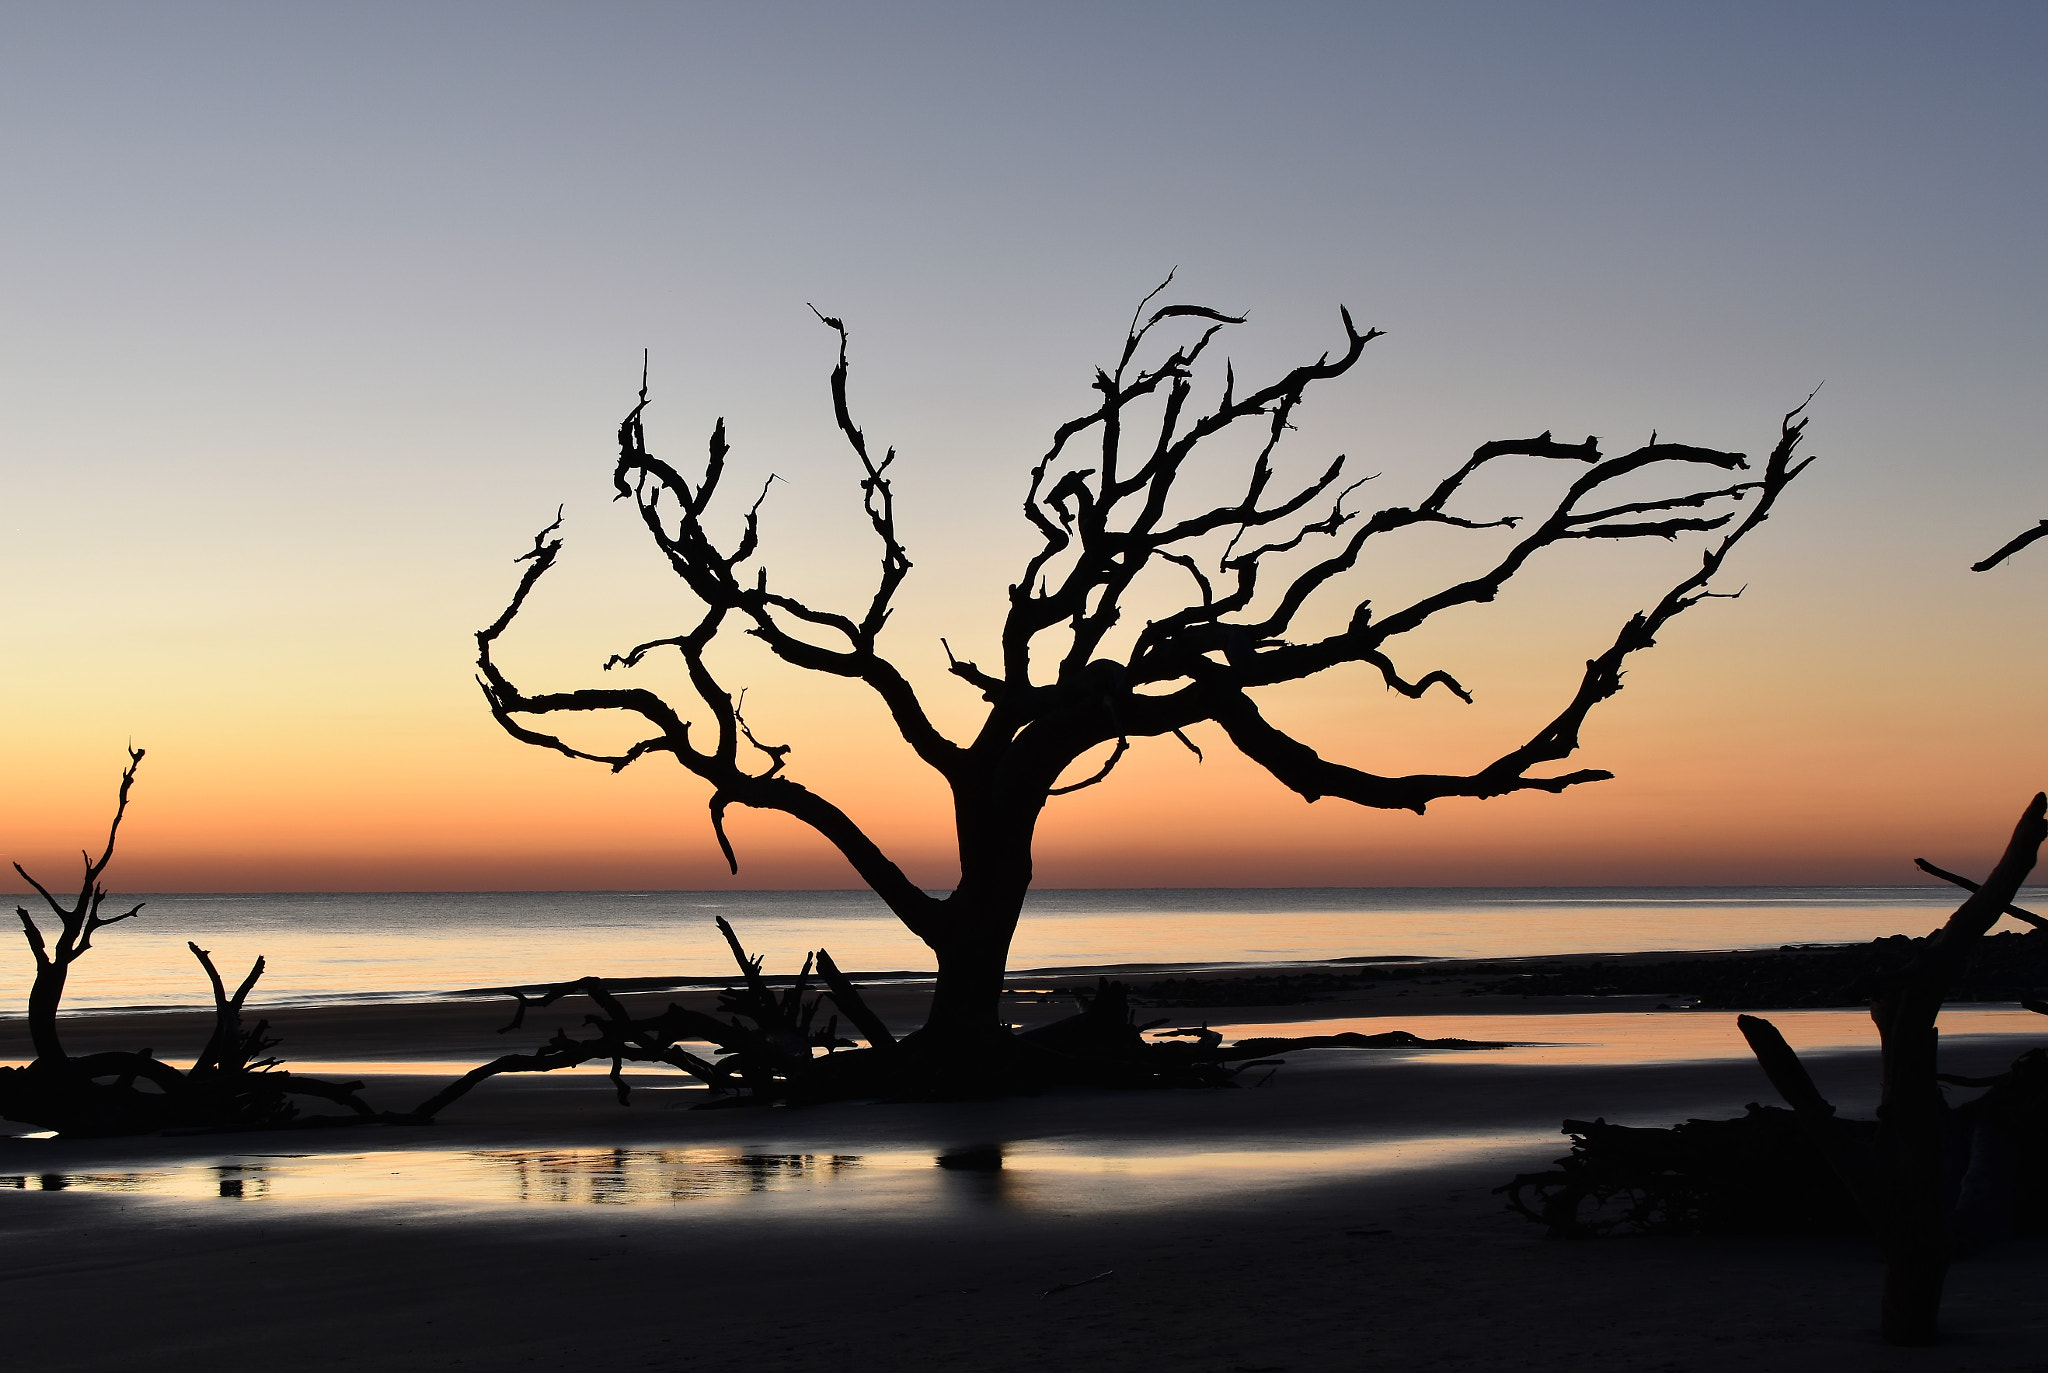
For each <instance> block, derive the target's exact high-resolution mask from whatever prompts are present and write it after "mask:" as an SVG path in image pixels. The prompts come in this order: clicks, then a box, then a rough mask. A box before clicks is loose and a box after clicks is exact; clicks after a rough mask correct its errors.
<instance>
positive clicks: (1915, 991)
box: [1736, 794, 2048, 1344]
mask: <svg viewBox="0 0 2048 1373" xmlns="http://www.w3.org/2000/svg"><path fill="white" fill-rule="evenodd" d="M2044 816H2048V795H2039V794H2037V795H2036V796H2035V797H2034V799H2033V801H2032V802H2031V803H2030V804H2029V805H2028V806H2027V809H2026V811H2025V812H2024V813H2023V814H2022V815H2021V816H2020V820H2019V824H2018V825H2017V826H2016V827H2015V828H2014V830H2013V834H2012V839H2011V841H2010V842H2009V843H2008V844H2007V845H2006V849H2005V853H2004V856H2002V857H2001V858H2000V859H1999V861H1998V866H1997V867H1996V868H1994V869H1993V870H1992V873H1991V875H1990V877H1988V878H1986V879H1985V881H1984V883H1983V885H1981V886H1977V887H1975V888H1974V889H1973V890H1972V891H1971V893H1970V897H1969V899H1968V900H1966V901H1964V902H1963V904H1962V905H1961V906H1959V907H1958V908H1957V909H1956V912H1955V914H1954V915H1952V916H1950V917H1949V920H1948V923H1947V924H1945V925H1944V926H1942V928H1941V929H1940V930H1939V931H1938V932H1936V934H1935V935H1934V936H1933V937H1931V938H1930V939H1928V940H1927V941H1926V943H1925V944H1923V945H1922V946H1921V948H1920V951H1919V954H1918V956H1917V957H1916V958H1914V960H1913V961H1912V962H1911V963H1909V964H1907V965H1906V966H1905V967H1903V968H1901V969H1898V970H1897V971H1895V972H1893V973H1890V974H1888V975H1886V976H1883V977H1881V978H1879V979H1877V980H1876V982H1875V985H1874V986H1873V987H1872V989H1871V998H1870V1018H1871V1020H1873V1021H1874V1022H1876V1025H1877V1033H1878V1041H1879V1044H1880V1047H1881V1049H1882V1053H1883V1061H1884V1086H1883V1097H1882V1101H1881V1104H1880V1105H1879V1106H1878V1110H1877V1114H1878V1126H1877V1130H1876V1132H1875V1133H1874V1135H1873V1136H1872V1137H1871V1139H1870V1143H1869V1147H1868V1148H1858V1147H1852V1144H1851V1141H1850V1140H1849V1138H1848V1137H1847V1136H1846V1135H1845V1134H1844V1132H1843V1131H1841V1130H1840V1129H1838V1128H1836V1127H1835V1126H1834V1125H1833V1124H1832V1121H1833V1118H1834V1113H1835V1112H1834V1107H1833V1106H1831V1105H1830V1104H1828V1102H1827V1100H1826V1099H1825V1098H1824V1097H1822V1096H1821V1094H1820V1092H1819V1091H1818V1090H1817V1089H1816V1088H1815V1087H1814V1085H1813V1080H1812V1078H1811V1077H1809V1076H1808V1075H1807V1072H1806V1069H1805V1067H1804V1066H1803V1065H1802V1064H1801V1063H1800V1062H1799V1057H1798V1055H1797V1054H1795V1053H1794V1052H1793V1051H1792V1049H1791V1047H1790V1046H1789V1045H1787V1044H1786V1043H1785V1039H1784V1036H1783V1035H1781V1034H1779V1033H1778V1030H1777V1027H1775V1026H1773V1025H1772V1024H1771V1023H1770V1022H1769V1021H1767V1020H1763V1019H1760V1018H1758V1017H1755V1016H1742V1017H1739V1018H1738V1019H1737V1022H1736V1023H1737V1024H1738V1025H1739V1026H1740V1027H1741V1029H1742V1033H1743V1037H1744V1038H1745V1039H1747V1040H1748V1041H1749V1045H1750V1048H1751V1050H1752V1051H1753V1052H1754V1053H1755V1054H1756V1058H1757V1062H1758V1063H1759V1064H1760V1065H1761V1066H1762V1067H1763V1070H1764V1073H1765V1075H1766V1076H1767V1077H1769V1078H1770V1080H1771V1085H1772V1086H1773V1087H1775V1088H1776V1089H1777V1091H1778V1094H1779V1095H1780V1096H1782V1097H1784V1098H1785V1101H1786V1103H1787V1104H1788V1105H1790V1106H1791V1107H1792V1109H1793V1114H1794V1115H1795V1116H1796V1117H1797V1118H1798V1119H1799V1120H1800V1121H1801V1122H1802V1124H1803V1126H1804V1127H1805V1128H1806V1129H1807V1131H1808V1133H1809V1135H1810V1137H1811V1138H1812V1139H1813V1141H1814V1143H1815V1144H1816V1146H1817V1147H1818V1148H1819V1149H1820V1150H1821V1152H1822V1154H1823V1156H1824V1157H1826V1158H1827V1160H1828V1162H1829V1163H1830V1165H1831V1166H1833V1167H1834V1169H1835V1171H1836V1172H1837V1173H1838V1174H1839V1175H1840V1176H1841V1178H1842V1180H1843V1182H1844V1183H1846V1184H1847V1186H1848V1187H1849V1189H1850V1191H1851V1192H1852V1193H1853V1194H1854V1195H1855V1196H1856V1197H1857V1199H1858V1201H1859V1202H1860V1203H1861V1204H1862V1206H1863V1209H1864V1211H1865V1212H1866V1213H1867V1215H1868V1216H1869V1218H1870V1222H1871V1228H1872V1230H1873V1231H1874V1232H1875V1234H1876V1236H1877V1239H1878V1242H1879V1244H1880V1245H1881V1246H1882V1247H1883V1249H1884V1254H1885V1282H1884V1303H1883V1312H1882V1319H1883V1332H1884V1338H1885V1340H1886V1341H1887V1342H1888V1343H1891V1344H1927V1343H1930V1342H1931V1341H1933V1339H1934V1338H1935V1335H1936V1332H1937V1329H1938V1325H1939V1320H1940V1313H1941V1291H1942V1286H1943V1283H1944V1282H1945V1281H1946V1278H1947V1274H1948V1267H1949V1261H1950V1258H1951V1256H1952V1255H1953V1252H1954V1242H1955V1233H1954V1217H1953V1214H1952V1212H1953V1207H1952V1205H1950V1204H1945V1202H1944V1198H1943V1195H1942V1163H1943V1154H1944V1148H1943V1146H1944V1139H1945V1134H1946V1130H1947V1126H1948V1116H1949V1108H1948V1103H1947V1101H1946V1100H1945V1099H1944V1098H1943V1097H1942V1093H1941V1083H1940V1075H1939V1072H1938V1069H1937V1067H1936V1062H1935V1060H1936V1049H1937V1046H1938V1043H1939V1040H1938V1036H1937V1032H1936V1030H1935V1019H1936V1017H1937V1016H1939V1015H1940V1013H1941V1004H1942V1001H1943V1000H1944V999H1945V998H1946V997H1947V995H1948V988H1949V984H1950V982H1952V981H1953V980H1954V978H1955V976H1956V973H1957V972H1958V970H1959V969H1960V968H1961V966H1962V964H1963V961H1964V960H1965V959H1966V958H1967V957H1968V956H1969V954H1970V951H1971V949H1972V948H1973V946H1974V945H1975V944H1976V943H1977V941H1978V940H1979V939H1981V938H1983V936H1984V934H1985V932H1986V931H1988V930H1989V929H1990V928H1991V926H1992V925H1993V924H1994V923H1995V922H1996V921H1997V920H1998V918H1999V916H2001V915H2002V914H2004V913H2005V911H2006V909H2007V907H2009V906H2011V904H2012V900H2013V897H2014V896H2015V895H2017V894H2018V892H2019V889H2020V885H2021V883H2023V882H2024V881H2025V880H2026V878H2027V874H2028V873H2030V872H2032V871H2033V868H2034V863H2035V861H2036V859H2037V858H2038V856H2039V854H2040V849H2041V843H2042V840H2043V839H2044V838H2048V818H2044ZM1927 866H1931V865H1927Z"/></svg>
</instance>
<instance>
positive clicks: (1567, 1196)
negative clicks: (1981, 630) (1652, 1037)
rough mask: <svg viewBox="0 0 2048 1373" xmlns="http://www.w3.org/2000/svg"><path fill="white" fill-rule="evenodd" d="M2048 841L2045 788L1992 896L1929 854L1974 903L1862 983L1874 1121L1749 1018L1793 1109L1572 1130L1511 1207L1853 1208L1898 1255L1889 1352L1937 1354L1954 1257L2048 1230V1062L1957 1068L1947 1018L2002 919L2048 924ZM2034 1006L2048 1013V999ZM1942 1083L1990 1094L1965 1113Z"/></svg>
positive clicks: (1889, 1301) (1718, 1211) (1611, 1223)
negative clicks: (1873, 1043)
mask: <svg viewBox="0 0 2048 1373" xmlns="http://www.w3.org/2000/svg"><path fill="white" fill-rule="evenodd" d="M2044 840H2048V794H2037V795H2036V796H2035V797H2034V799H2033V801H2032V802H2031V803H2029V804H2028V806H2027V808H2026V810H2025V811H2024V812H2023V813H2022V814H2021V816H2020V820H2019V823H2018V824H2017V825H2016V826H2015V827H2014V829H2013V834H2012V838H2011V840H2010V841H2009V842H2008V843H2007V845H2006V849H2005V853H2004V855H2003V856H2001V857H2000V859H1999V861H1998V865H1997V867H1996V868H1994V869H1993V870H1992V872H1991V875H1990V876H1989V877H1988V878H1986V879H1985V881H1984V882H1983V884H1982V885H1981V886H1980V885H1979V884H1977V883H1975V882H1972V881H1970V880H1969V879H1967V878H1963V877H1958V876H1956V875H1955V874H1953V873H1949V872H1945V871H1943V870H1942V869H1940V868H1936V867H1934V866H1933V865H1932V864H1930V863H1927V862H1926V861H1925V860H1921V862H1920V866H1921V867H1922V868H1924V869H1925V870H1927V871H1928V872H1930V873H1933V874H1934V875H1935V876H1938V877H1942V878H1945V879H1947V880H1948V881H1951V882H1954V883H1955V884H1956V885H1958V886H1961V887H1964V888H1966V889H1968V890H1969V892H1970V897H1969V899H1968V900H1966V901H1965V902H1963V904H1962V905H1961V906H1960V907H1958V908H1957V909H1956V912H1955V914H1953V915H1951V916H1950V917H1949V919H1948V922H1947V923H1946V924H1945V925H1943V926H1942V927H1941V928H1940V929H1939V930H1936V931H1935V932H1934V933H1933V934H1931V935H1929V936H1928V937H1927V938H1925V939H1924V940H1919V941H1915V942H1914V943H1913V944H1912V946H1911V947H1912V952H1911V956H1910V958H1908V959H1906V960H1905V961H1904V962H1902V963H1900V964H1898V965H1896V966H1893V967H1891V968H1888V969H1885V970H1883V971H1882V972H1880V973H1877V974H1875V975H1873V976H1871V977H1870V978H1869V980H1868V981H1867V983H1866V984H1865V987H1866V995H1867V996H1868V998H1869V1002H1870V1018H1871V1020H1872V1022H1873V1023H1874V1024H1875V1026H1876V1028H1877V1035H1878V1045H1879V1049H1880V1051H1881V1054H1882V1058H1883V1071H1884V1076H1883V1094H1882V1098H1881V1101H1880V1104H1879V1106H1878V1109H1877V1119H1876V1120H1874V1121H1854V1120H1844V1119H1842V1118H1840V1117H1839V1116H1838V1115H1837V1114H1836V1112H1835V1108H1834V1106H1833V1105H1832V1104H1831V1103H1830V1102H1829V1101H1828V1100H1827V1099H1826V1098H1825V1097H1823V1096H1822V1095H1821V1093H1820V1089H1819V1088H1818V1087H1816V1086H1815V1085H1814V1082H1813V1078H1812V1077H1811V1076H1810V1075H1809V1074H1808V1073H1807V1071H1806V1067H1805V1065H1804V1064H1803V1063H1801V1062H1800V1061H1799V1056H1798V1055H1797V1054H1796V1053H1794V1052H1793V1051H1792V1048H1791V1046H1790V1045H1789V1044H1787V1043H1786V1042H1785V1037H1784V1036H1783V1035H1782V1034H1780V1033H1779V1032H1778V1028H1777V1027H1776V1026H1775V1025H1773V1024H1771V1022H1770V1021H1768V1020H1765V1019H1763V1018H1762V1017H1760V1016H1753V1015H1743V1016H1737V1017H1736V1022H1735V1023H1736V1026H1737V1028H1739V1029H1740V1030H1741V1032H1742V1036H1743V1038H1744V1039H1746V1040H1747V1041H1748V1042H1749V1047H1750V1051H1751V1052H1752V1053H1753V1054H1755V1056H1756V1060H1757V1063H1758V1065H1759V1066H1761V1067H1762V1068H1763V1070H1764V1074H1765V1076H1766V1077H1768V1078H1769V1079H1770V1083H1771V1086H1772V1087H1774V1088H1776V1089H1777V1092H1778V1095H1779V1096H1780V1097H1782V1098H1783V1099H1784V1101H1785V1104H1786V1106H1787V1107H1789V1108H1790V1109H1789V1110H1785V1109H1780V1108H1775V1107H1759V1106H1754V1105H1752V1106H1751V1107H1750V1108H1749V1114H1748V1115H1746V1116H1744V1117H1742V1118H1740V1119H1738V1120H1731V1121H1701V1120H1695V1121H1688V1122H1686V1123H1685V1124H1684V1125H1680V1126H1676V1127H1673V1128H1672V1129H1669V1130H1636V1129H1628V1128H1625V1127H1622V1126H1615V1125H1609V1124H1607V1123H1606V1122H1605V1121H1594V1122H1592V1123H1590V1124H1588V1123H1586V1122H1583V1121H1566V1122H1565V1130H1566V1132H1567V1133H1569V1134H1571V1135H1572V1137H1573V1147H1572V1152H1571V1154H1570V1155H1569V1156H1567V1157H1566V1158H1564V1159H1561V1160H1559V1163H1558V1167H1557V1169H1556V1170H1555V1171H1553V1172H1549V1173H1538V1174H1524V1175H1523V1176H1521V1177H1517V1178H1515V1179H1513V1180H1512V1181H1510V1182H1509V1183H1508V1184H1507V1185H1506V1186H1505V1187H1503V1188H1501V1189H1500V1190H1501V1191H1503V1192H1505V1193H1506V1194H1507V1196H1508V1200H1509V1205H1510V1206H1512V1207H1513V1208H1514V1209H1516V1210H1518V1211H1520V1212H1521V1213H1522V1214H1523V1215H1525V1216H1528V1217H1529V1218H1530V1219H1532V1220H1536V1221H1539V1222H1541V1223H1542V1224H1544V1225H1545V1226H1546V1227H1548V1228H1549V1230H1550V1232H1551V1233H1552V1234H1553V1235H1561V1236H1563V1235H1585V1234H1598V1233H1602V1232H1603V1231H1609V1230H1616V1229H1624V1230H1638V1231H1660V1232H1670V1231H1684V1230H1691V1229H1698V1230H1706V1229H1722V1230H1736V1231H1742V1232H1755V1231H1760V1230H1773V1229H1788V1228H1789V1229H1800V1228H1821V1229H1829V1228H1847V1224H1846V1221H1845V1219H1844V1218H1845V1216H1849V1215H1853V1216H1855V1217H1856V1218H1857V1219H1858V1220H1860V1222H1861V1228H1862V1229H1863V1231H1864V1232H1865V1233H1867V1234H1868V1235H1869V1236H1870V1237H1871V1238H1872V1239H1874V1240H1875V1241H1876V1242H1877V1244H1878V1247H1879V1248H1880V1249H1881V1250H1882V1251H1883V1253H1884V1257H1885V1281H1884V1297H1883V1302H1882V1305H1881V1310H1880V1321H1881V1327H1882V1330H1883V1334H1884V1338H1885V1341H1886V1342H1887V1343H1889V1344H1901V1345H1918V1344H1929V1343H1932V1342H1933V1341H1934V1340H1935V1338H1936V1337H1937V1334H1938V1330H1939V1318H1940V1312H1941V1295H1942V1288H1943V1285H1944V1284H1945V1282H1946V1280H1947V1276H1948V1268H1949V1263H1950V1261H1951V1260H1952V1259H1953V1258H1954V1256H1955V1255H1956V1254H1958V1253H1961V1252H1966V1251H1968V1250H1970V1249H1973V1248H1977V1247H1981V1246H1982V1245H1984V1244H1986V1243H1989V1242H1991V1241H1993V1240H1997V1239H2001V1238H2004V1237H2006V1236H2008V1235H2011V1234H2013V1233H2015V1232H2018V1231H2027V1230H2035V1229H2040V1228H2042V1219H2043V1215H2044V1198H2048V1052H2044V1051H2042V1050H2034V1051H2032V1052H2029V1053H2027V1054H2024V1055H2022V1056H2021V1057H2020V1059H2019V1060H2018V1061H2017V1062H2016V1063H2014V1064H2013V1066H2012V1067H2011V1069H2009V1070H2008V1071H2006V1072H2005V1073H2003V1074H2000V1075H1999V1076H1998V1077H1995V1078H1991V1079H1982V1080H1978V1079H1968V1078H1958V1077H1954V1076H1951V1075H1946V1074H1942V1073H1940V1072H1938V1071H1936V1063H1935V1060H1936V1053H1937V1049H1938V1046H1939V1042H1940V1041H1939V1037H1938V1034H1937V1032H1936V1029H1935V1020H1936V1019H1937V1017H1938V1016H1939V1015H1940V1013H1941V1007H1942V1003H1943V1001H1944V1000H1946V999H1947V998H1948V996H1949V995H1950V993H1951V991H1952V989H1953V988H1954V986H1955V985H1956V983H1957V981H1958V980H1959V978H1960V976H1961V975H1962V973H1963V970H1964V969H1965V968H1966V967H1968V965H1969V963H1970V960H1971V956H1972V954H1973V953H1975V952H1976V951H1977V950H1978V949H1979V948H1980V947H1981V946H1982V944H1983V941H1984V935H1985V934H1986V933H1987V932H1988V931H1989V930H1990V928H1991V926H1992V925H1993V924H1994V923H1995V922H1997V921H1998V919H1999V918H2000V917H2001V916H2006V915H2010V916H2013V917H2015V918H2017V919H2020V920H2023V921H2025V922H2026V923H2028V924H2029V925H2034V926H2036V927H2038V926H2039V924H2040V917H2038V916H2036V915H2034V914H2033V913H2032V912H2030V911H2023V910H2020V909H2019V908H2018V907H2016V906H2014V905H2013V904H2012V902H2013V899H2014V897H2015V896H2017V895H2018V892H2019V889H2020V885H2021V884H2022V883H2023V882H2024V881H2025V880H2026V878H2027V875H2028V873H2030V872H2031V871H2032V870H2033V867H2034V863H2035V861H2036V859H2037V858H2038V857H2039V854H2040V849H2041V845H2042V843H2043V841H2044ZM2038 937H2039V936H2038V935H2028V936H2026V938H2027V939H2029V940H2031V939H2035V938H2038ZM2022 1004H2024V1005H2025V1006H2026V1007H2027V1008H2028V1009H2029V1010H2034V1011H2040V1012H2042V1013H2043V1014H2048V1004H2044V1003H2042V1002H2039V1001H2034V1000H2031V999H2029V1000H2027V1001H2025V1002H2023V1003H2022ZM1944 1084H1946V1085H1949V1086H1964V1087H1983V1088H1985V1089H1986V1090H1985V1091H1984V1093H1983V1095H1982V1096H1980V1097H1978V1098H1976V1099H1975V1100H1973V1101H1970V1102H1968V1103H1966V1104H1964V1105H1962V1106H1958V1107H1954V1108H1951V1107H1950V1105H1949V1103H1948V1100H1947V1098H1946V1097H1945V1096H1944V1095H1943V1091H1942V1088H1943V1086H1944ZM1745 1193H1746V1195H1745ZM1588 1203H1591V1205H1590V1208H1589V1207H1588Z"/></svg>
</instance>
